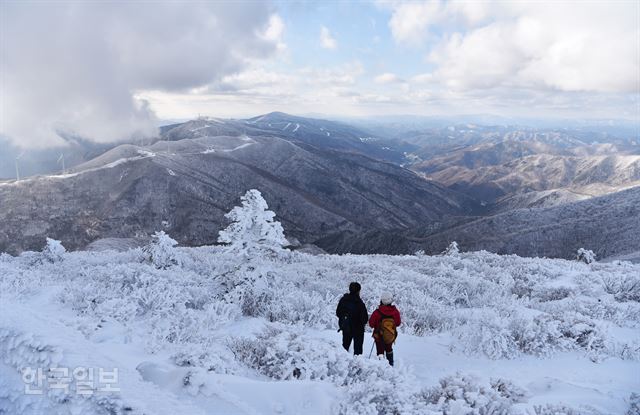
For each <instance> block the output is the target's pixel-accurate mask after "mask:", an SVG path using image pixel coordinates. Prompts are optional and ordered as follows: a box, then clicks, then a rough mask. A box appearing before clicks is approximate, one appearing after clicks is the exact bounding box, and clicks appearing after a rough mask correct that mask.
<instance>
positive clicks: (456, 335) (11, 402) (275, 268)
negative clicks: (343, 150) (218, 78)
mask: <svg viewBox="0 0 640 415" xmlns="http://www.w3.org/2000/svg"><path fill="white" fill-rule="evenodd" d="M171 245H172V244H166V243H164V244H163V243H162V241H159V242H158V243H156V244H155V245H152V246H150V247H148V248H147V249H133V250H129V251H126V252H114V251H105V252H74V253H65V252H63V250H62V249H61V248H60V247H59V246H57V245H56V244H55V243H50V246H49V247H48V248H47V249H45V251H44V252H42V253H25V254H23V255H21V256H20V257H11V256H8V255H6V254H3V255H1V256H0V357H1V359H0V414H80V413H82V414H103V413H104V414H124V413H126V414H143V413H144V414H303V413H304V414H336V413H343V414H413V413H415V414H627V413H634V414H635V413H637V412H633V411H634V410H635V411H637V405H639V399H638V398H637V397H635V398H633V397H632V396H633V394H634V393H636V392H640V361H639V359H640V330H639V327H640V303H639V301H640V266H637V265H632V264H629V263H607V264H599V263H594V264H590V265H587V264H583V263H579V262H571V261H564V260H548V259H531V258H520V257H516V256H499V255H494V254H490V253H486V252H477V253H462V254H457V253H455V252H453V253H452V254H451V255H445V256H434V257H431V256H424V255H415V256H357V255H344V256H332V255H321V256H312V255H308V254H303V253H297V252H289V251H269V250H267V251H255V252H253V253H247V252H242V253H238V252H230V251H229V250H228V249H227V248H222V247H202V248H179V247H173V246H171ZM354 280H356V281H359V282H361V283H362V286H363V290H362V296H363V299H364V300H365V303H366V304H367V306H368V308H369V311H370V312H371V311H373V308H374V306H375V305H376V303H377V298H378V296H379V294H380V292H381V291H383V290H389V291H391V292H393V294H394V296H395V298H396V304H397V306H398V308H399V309H400V311H401V312H402V315H403V319H404V323H403V325H402V326H401V327H400V329H401V330H400V336H399V338H398V341H397V343H396V346H395V350H396V353H395V354H396V361H397V364H396V366H395V367H394V368H391V367H389V366H388V365H387V364H386V362H383V361H378V360H376V359H374V357H375V356H372V358H371V359H369V358H368V353H369V350H370V346H371V342H370V338H369V336H367V337H366V340H365V355H364V356H360V357H357V358H354V357H352V356H351V355H350V354H348V353H347V352H345V351H344V350H342V349H341V347H340V334H339V333H337V332H336V328H337V324H336V318H335V316H334V312H335V307H336V304H337V301H338V299H339V297H340V296H341V295H342V294H343V293H344V292H345V291H346V288H347V286H348V284H349V282H350V281H354ZM80 367H84V368H90V369H91V370H93V374H92V375H91V376H88V379H84V380H85V381H87V380H89V381H93V384H90V385H88V384H84V385H82V384H81V383H80V382H79V379H78V376H73V370H74V369H76V368H80ZM28 368H30V369H31V370H32V371H33V373H31V372H28V371H25V370H26V369H28ZM38 368H42V369H43V377H47V376H49V378H48V379H42V380H41V382H40V381H39V380H38V378H37V377H30V376H31V375H32V374H34V373H35V374H37V373H38V372H37V370H38ZM51 368H54V369H53V370H50V369H51ZM67 368H68V369H69V371H70V372H69V374H68V376H63V375H65V373H64V370H65V369H67ZM114 369H117V370H118V373H117V377H116V378H115V380H114V379H113V371H114ZM101 371H104V372H101ZM76 374H77V375H81V373H76ZM61 376H62V377H70V379H68V382H66V383H62V382H61V380H60V379H59V378H60V377H61ZM109 376H111V378H109ZM101 377H102V378H101ZM52 378H58V379H57V380H56V379H52ZM25 379H26V380H27V381H31V382H30V384H27V383H25ZM65 384H66V385H67V386H69V387H70V390H69V392H68V393H67V392H66V391H65V390H64V389H59V388H55V389H54V388H53V386H61V385H62V387H64V385H65ZM27 386H28V387H29V388H30V389H31V390H35V391H38V390H42V394H25V387H27ZM105 387H111V388H112V389H118V390H119V391H117V392H114V391H111V392H109V391H104V390H101V389H104V388H105ZM78 392H84V394H79V393H78ZM632 405H636V406H635V408H636V409H632Z"/></svg>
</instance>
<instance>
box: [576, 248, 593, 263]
mask: <svg viewBox="0 0 640 415" xmlns="http://www.w3.org/2000/svg"><path fill="white" fill-rule="evenodd" d="M576 259H577V260H578V261H582V262H584V263H585V264H591V263H592V262H596V254H595V253H594V252H593V251H592V250H590V249H584V248H580V249H578V252H577V254H576Z"/></svg>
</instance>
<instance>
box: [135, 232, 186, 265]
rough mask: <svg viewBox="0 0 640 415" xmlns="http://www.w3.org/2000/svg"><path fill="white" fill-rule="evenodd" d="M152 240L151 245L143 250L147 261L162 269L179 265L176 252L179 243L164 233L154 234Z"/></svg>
mask: <svg viewBox="0 0 640 415" xmlns="http://www.w3.org/2000/svg"><path fill="white" fill-rule="evenodd" d="M152 238H153V240H152V241H151V243H150V244H149V245H147V246H145V247H144V248H143V253H144V258H145V260H146V261H147V262H150V263H152V264H153V265H155V267H156V268H161V269H167V268H169V267H171V266H173V265H178V264H179V261H178V259H177V255H176V250H175V246H176V245H178V242H177V241H176V240H174V239H172V238H171V237H170V236H169V235H167V234H166V233H165V232H164V231H160V232H156V233H154V234H153V236H152Z"/></svg>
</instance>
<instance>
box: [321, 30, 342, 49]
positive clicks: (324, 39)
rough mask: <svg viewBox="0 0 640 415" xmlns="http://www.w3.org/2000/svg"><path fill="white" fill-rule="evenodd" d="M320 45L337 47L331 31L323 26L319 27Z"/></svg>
mask: <svg viewBox="0 0 640 415" xmlns="http://www.w3.org/2000/svg"><path fill="white" fill-rule="evenodd" d="M320 46H322V47H323V48H324V49H335V48H337V47H338V42H337V41H336V40H335V38H334V37H333V36H331V32H330V31H329V29H328V28H327V27H325V26H322V27H321V28H320Z"/></svg>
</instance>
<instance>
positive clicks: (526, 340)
mask: <svg viewBox="0 0 640 415" xmlns="http://www.w3.org/2000/svg"><path fill="white" fill-rule="evenodd" d="M509 328H510V331H511V335H512V336H513V339H514V341H515V343H516V345H517V347H518V349H519V350H520V351H521V352H523V353H526V354H531V355H535V356H549V355H551V354H553V353H554V352H556V351H558V350H565V349H566V348H567V346H566V344H565V342H564V338H563V334H562V331H561V330H560V322H559V321H557V320H555V319H553V318H552V317H551V316H549V315H539V316H536V317H534V319H533V320H528V319H524V318H519V319H515V320H513V321H512V322H511V323H510V325H509Z"/></svg>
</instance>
